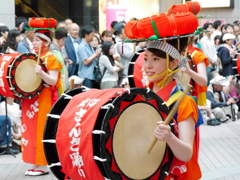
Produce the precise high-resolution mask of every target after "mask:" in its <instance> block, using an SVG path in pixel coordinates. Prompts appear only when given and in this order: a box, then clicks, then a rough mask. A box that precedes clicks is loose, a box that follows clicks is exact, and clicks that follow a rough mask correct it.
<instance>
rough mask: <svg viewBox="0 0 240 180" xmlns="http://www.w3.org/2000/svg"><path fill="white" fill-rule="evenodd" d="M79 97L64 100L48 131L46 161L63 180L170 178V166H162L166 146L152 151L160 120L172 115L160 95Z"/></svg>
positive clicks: (135, 91)
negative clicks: (168, 174) (67, 179)
mask: <svg viewBox="0 0 240 180" xmlns="http://www.w3.org/2000/svg"><path fill="white" fill-rule="evenodd" d="M74 91H76V90H74ZM78 93H79V94H76V95H75V93H72V91H70V92H69V93H68V94H67V96H66V95H64V96H65V97H67V99H66V100H64V99H65V98H62V97H61V98H60V99H59V102H57V103H56V104H55V105H54V107H53V109H52V110H51V112H50V115H49V117H51V118H50V119H49V118H48V120H47V125H46V128H45V133H44V134H45V135H44V149H45V153H46V157H47V161H48V163H49V165H50V167H51V170H53V168H52V167H57V168H58V170H57V169H55V170H56V171H58V172H53V173H54V174H55V175H56V174H58V176H57V177H58V179H64V177H65V178H66V177H69V178H71V179H73V180H77V179H78V180H81V179H88V180H93V179H98V180H105V179H114V180H123V179H129V180H130V179H151V180H157V179H160V177H161V176H162V177H164V176H165V175H166V174H165V173H164V172H165V171H167V170H168V169H167V168H169V167H170V164H171V162H170V161H164V162H163V158H164V156H165V153H166V152H168V150H169V148H166V143H165V142H160V141H158V142H157V144H156V145H155V147H154V148H153V150H152V151H151V152H150V153H147V148H148V146H149V145H150V143H151V141H152V140H153V137H154V136H153V131H154V129H155V127H156V124H157V122H158V121H162V120H163V119H165V118H166V116H167V114H168V108H167V107H166V105H165V103H164V102H163V101H162V99H161V98H159V96H158V95H156V94H155V93H153V92H152V91H149V90H148V89H146V88H132V89H130V90H124V89H121V88H118V89H107V90H97V89H95V90H93V89H92V90H89V91H87V92H84V93H81V91H79V92H78ZM69 97H70V98H71V100H70V101H69V99H70V98H69ZM65 101H66V102H65ZM47 134H50V135H47ZM55 143H56V144H55ZM48 144H50V145H48ZM48 146H49V147H48ZM50 146H52V148H50ZM52 149H53V150H52ZM162 167H164V168H162ZM163 171H164V172H163Z"/></svg>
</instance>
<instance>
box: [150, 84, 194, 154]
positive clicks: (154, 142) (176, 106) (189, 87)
mask: <svg viewBox="0 0 240 180" xmlns="http://www.w3.org/2000/svg"><path fill="white" fill-rule="evenodd" d="M191 88H192V86H191V85H188V86H187V87H186V89H185V91H184V92H183V94H182V95H181V96H180V98H179V99H178V100H177V102H176V103H175V105H174V106H173V108H172V110H171V111H170V113H169V114H168V116H167V118H166V119H165V120H164V122H163V124H165V125H167V124H169V122H170V121H171V119H172V118H173V116H174V114H175V113H176V112H177V109H178V107H179V105H180V104H181V102H182V100H183V98H184V97H185V95H186V94H187V93H188V92H190V90H191ZM156 142H157V138H156V137H154V139H153V141H152V142H151V144H150V146H149V147H148V149H147V153H150V152H151V150H152V148H153V147H154V145H155V144H156Z"/></svg>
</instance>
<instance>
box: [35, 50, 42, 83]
mask: <svg viewBox="0 0 240 180" xmlns="http://www.w3.org/2000/svg"><path fill="white" fill-rule="evenodd" d="M41 49H42V46H40V47H39V49H38V57H37V65H40V55H41ZM37 77H38V74H36V76H35V81H37Z"/></svg>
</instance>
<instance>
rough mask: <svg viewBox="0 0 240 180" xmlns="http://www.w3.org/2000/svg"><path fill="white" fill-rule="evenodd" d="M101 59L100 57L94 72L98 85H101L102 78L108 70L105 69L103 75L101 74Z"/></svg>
mask: <svg viewBox="0 0 240 180" xmlns="http://www.w3.org/2000/svg"><path fill="white" fill-rule="evenodd" d="M99 58H100V56H99V57H98V59H97V61H96V64H95V66H94V71H93V73H94V77H95V81H96V82H97V83H101V81H102V78H103V76H104V74H105V72H106V69H107V68H106V67H104V70H103V73H102V72H101V70H100V67H99Z"/></svg>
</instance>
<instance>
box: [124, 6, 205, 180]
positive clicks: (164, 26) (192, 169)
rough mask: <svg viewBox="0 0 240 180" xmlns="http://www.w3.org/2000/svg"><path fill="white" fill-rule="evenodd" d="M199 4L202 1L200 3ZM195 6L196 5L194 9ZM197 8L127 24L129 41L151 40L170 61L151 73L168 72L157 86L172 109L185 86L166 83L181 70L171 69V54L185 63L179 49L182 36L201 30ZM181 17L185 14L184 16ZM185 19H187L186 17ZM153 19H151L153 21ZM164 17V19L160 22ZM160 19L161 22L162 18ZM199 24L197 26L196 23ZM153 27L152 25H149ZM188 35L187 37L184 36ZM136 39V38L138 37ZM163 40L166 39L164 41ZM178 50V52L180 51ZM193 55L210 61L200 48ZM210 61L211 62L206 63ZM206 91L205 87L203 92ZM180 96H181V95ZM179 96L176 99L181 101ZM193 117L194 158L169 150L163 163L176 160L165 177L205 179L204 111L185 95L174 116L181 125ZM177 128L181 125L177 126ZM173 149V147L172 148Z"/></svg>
mask: <svg viewBox="0 0 240 180" xmlns="http://www.w3.org/2000/svg"><path fill="white" fill-rule="evenodd" d="M196 4H197V5H198V3H196ZM193 9H194V8H193ZM192 12H193V10H192V9H191V10H190V8H189V7H187V6H185V5H183V6H182V5H179V6H177V5H176V6H175V5H174V6H172V8H170V9H169V12H168V14H167V15H166V14H163V13H162V14H160V15H159V16H151V17H150V18H144V19H140V20H138V21H135V22H134V21H130V22H129V23H127V24H126V27H125V33H126V35H127V37H128V38H129V40H128V41H130V42H131V41H132V42H134V41H144V40H145V41H146V40H148V41H149V40H150V42H149V44H148V45H147V49H148V48H149V49H151V48H154V49H158V50H160V51H163V52H165V53H166V60H167V67H166V70H165V71H164V72H162V73H161V74H158V75H154V76H150V77H148V78H158V77H161V76H163V75H164V77H163V79H162V80H161V81H160V82H158V84H157V86H159V87H160V88H161V89H160V90H159V91H158V92H156V94H158V95H159V96H160V97H161V98H162V99H163V100H164V101H165V102H166V104H168V105H169V109H171V108H172V106H171V105H172V104H171V103H170V104H169V100H170V99H171V98H170V96H174V94H176V93H177V92H178V91H179V90H180V89H181V88H179V85H177V83H176V81H173V82H171V83H169V84H167V85H165V82H166V80H167V78H168V77H169V76H172V75H173V74H174V73H176V72H177V71H179V70H171V69H170V68H169V56H171V57H172V58H173V59H178V60H180V64H181V59H182V58H181V56H180V53H179V52H178V50H180V48H179V46H180V42H179V38H181V37H180V36H179V35H184V34H189V33H193V32H194V30H196V29H197V26H198V23H196V16H195V15H194V14H196V13H197V12H196V13H194V14H193V13H192ZM180 16H181V17H180ZM184 18H185V19H184ZM150 19H151V20H150ZM160 19H161V20H162V21H161V23H160ZM187 19H189V21H192V23H190V24H191V25H190V24H189V27H188V26H187V25H186V26H187V27H185V28H180V26H179V25H180V24H181V23H184V24H186V23H189V21H188V20H187ZM158 20H159V21H158ZM148 23H149V24H148ZM196 24H197V25H196ZM149 26H150V27H149ZM169 36H176V37H172V38H171V37H169ZM183 37H187V36H183ZM134 38H135V39H134ZM171 39H178V50H177V49H176V48H174V47H171V45H170V44H168V43H167V40H171ZM160 40H164V41H165V42H163V41H160ZM176 51H177V52H176ZM191 55H192V56H193V58H194V62H195V63H196V64H198V63H200V62H202V61H207V59H206V58H205V57H204V56H203V54H201V53H200V51H199V53H198V51H197V52H196V51H195V52H194V54H193V51H192V52H191ZM205 63H206V64H208V63H207V62H205ZM148 86H149V88H150V89H152V87H153V83H150V84H149V85H148ZM204 91H206V90H205V89H203V90H202V91H200V92H204ZM177 99H178V98H177ZM177 99H176V100H177ZM189 116H192V118H193V120H194V122H195V124H196V126H195V135H194V142H193V155H192V158H191V159H190V161H188V162H183V161H180V160H178V159H177V158H176V157H175V156H174V155H173V153H171V150H170V152H167V153H166V155H165V157H164V160H163V162H162V165H161V166H163V165H164V163H166V162H167V161H169V160H170V159H172V163H171V166H170V168H169V170H168V172H167V173H166V174H167V176H166V177H165V178H164V179H169V180H170V179H174V180H180V179H181V180H188V179H191V180H197V179H200V178H201V170H200V167H199V164H198V152H199V128H198V126H199V125H200V124H201V123H202V121H201V120H202V119H201V116H200V112H199V110H198V108H197V105H196V103H195V101H194V99H193V98H192V97H190V96H185V97H184V99H183V101H182V102H181V104H180V106H179V107H178V110H177V113H176V114H175V115H174V119H175V120H176V122H177V124H178V123H180V122H182V121H184V120H185V119H186V118H188V117H189ZM176 128H177V127H176ZM172 132H173V133H174V134H175V136H176V137H178V133H177V132H178V130H175V131H172ZM169 149H170V148H169Z"/></svg>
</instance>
